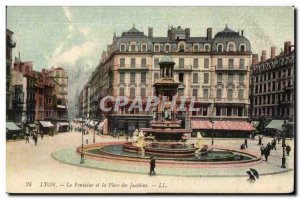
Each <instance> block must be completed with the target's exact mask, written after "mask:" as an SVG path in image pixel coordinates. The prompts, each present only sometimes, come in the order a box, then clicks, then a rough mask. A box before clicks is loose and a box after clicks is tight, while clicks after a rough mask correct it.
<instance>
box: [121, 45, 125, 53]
mask: <svg viewBox="0 0 300 199" xmlns="http://www.w3.org/2000/svg"><path fill="white" fill-rule="evenodd" d="M125 51H126V45H125V44H121V52H125Z"/></svg>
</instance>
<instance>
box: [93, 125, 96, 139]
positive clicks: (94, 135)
mask: <svg viewBox="0 0 300 199" xmlns="http://www.w3.org/2000/svg"><path fill="white" fill-rule="evenodd" d="M93 125H94V126H93V128H94V138H93V143H95V142H96V132H95V122H93Z"/></svg>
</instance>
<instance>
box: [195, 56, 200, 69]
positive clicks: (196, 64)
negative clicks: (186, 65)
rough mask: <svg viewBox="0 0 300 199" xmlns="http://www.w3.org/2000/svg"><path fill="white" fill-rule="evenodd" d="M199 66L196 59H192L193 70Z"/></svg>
mask: <svg viewBox="0 0 300 199" xmlns="http://www.w3.org/2000/svg"><path fill="white" fill-rule="evenodd" d="M198 66H199V61H198V59H197V58H195V59H194V68H198Z"/></svg>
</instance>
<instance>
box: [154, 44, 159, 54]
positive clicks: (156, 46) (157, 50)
mask: <svg viewBox="0 0 300 199" xmlns="http://www.w3.org/2000/svg"><path fill="white" fill-rule="evenodd" d="M154 52H159V45H158V44H156V45H155V46H154Z"/></svg>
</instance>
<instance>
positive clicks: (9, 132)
mask: <svg viewBox="0 0 300 199" xmlns="http://www.w3.org/2000/svg"><path fill="white" fill-rule="evenodd" d="M23 136H24V135H23V133H22V129H21V128H20V127H18V126H17V125H16V124H15V123H14V122H6V139H16V138H18V137H23Z"/></svg>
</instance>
